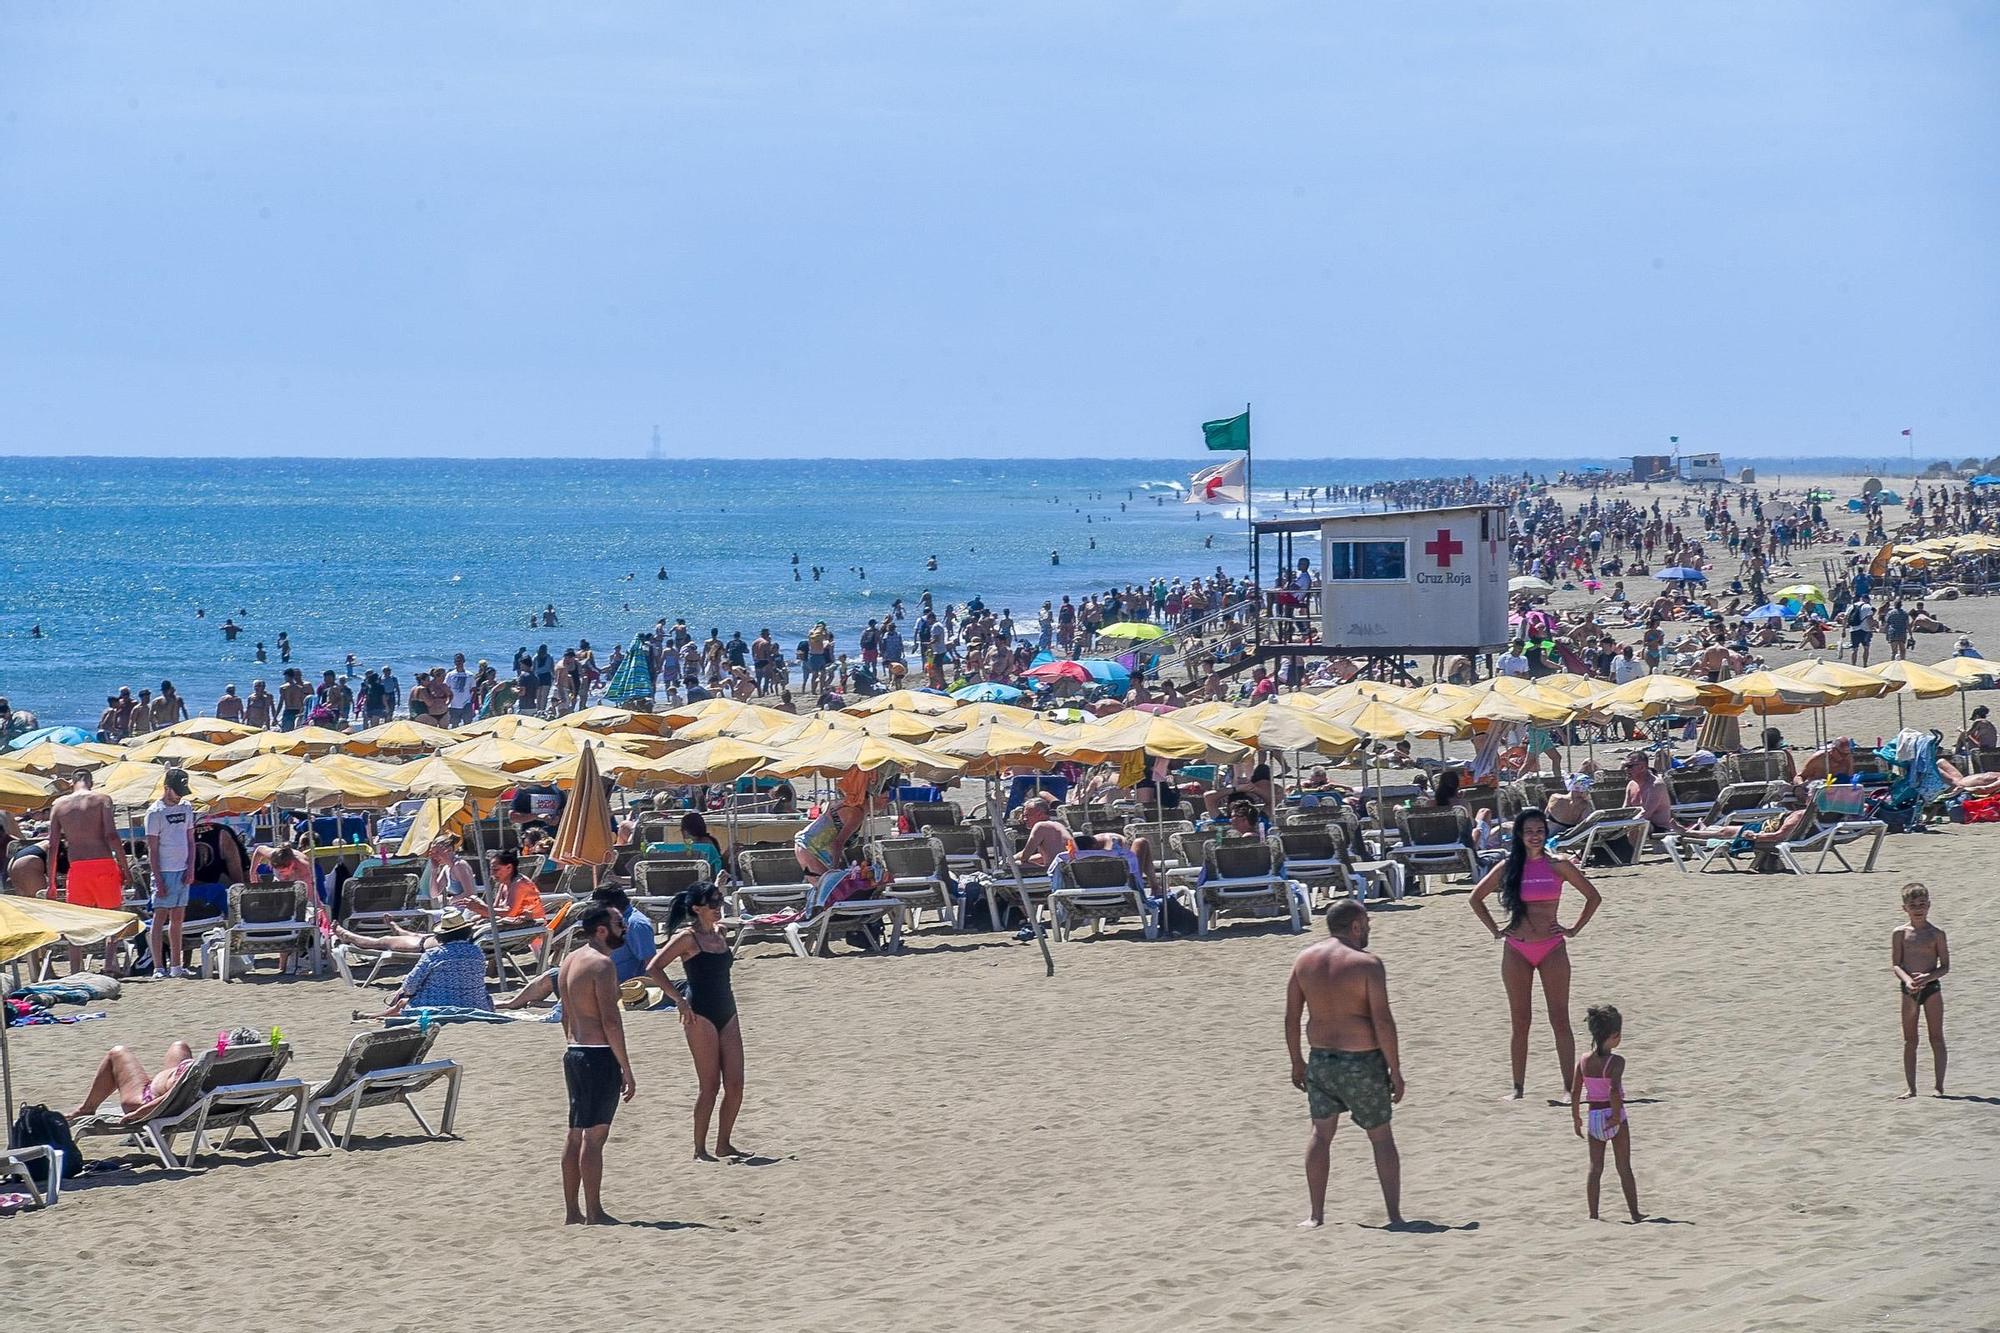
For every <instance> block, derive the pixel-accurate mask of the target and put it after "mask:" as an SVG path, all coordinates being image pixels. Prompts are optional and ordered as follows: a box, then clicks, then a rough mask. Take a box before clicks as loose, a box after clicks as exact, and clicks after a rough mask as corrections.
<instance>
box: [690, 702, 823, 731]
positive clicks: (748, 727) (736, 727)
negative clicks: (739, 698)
mask: <svg viewBox="0 0 2000 1333" xmlns="http://www.w3.org/2000/svg"><path fill="white" fill-rule="evenodd" d="M703 702H704V703H727V704H728V707H727V708H714V709H710V710H708V711H707V712H706V713H704V714H703V715H702V716H701V717H698V718H695V719H693V720H691V721H690V722H688V724H687V725H686V726H677V727H675V728H674V739H675V740H678V741H705V740H711V739H713V738H714V737H717V736H755V735H757V734H758V733H759V732H765V731H772V730H775V729H776V728H778V727H786V726H790V725H791V724H792V723H794V722H797V721H798V720H799V715H798V714H797V713H787V712H785V711H784V710H782V709H778V708H766V707H765V706H764V705H762V704H739V703H736V702H734V701H733V700H719V699H711V700H704V701H703Z"/></svg>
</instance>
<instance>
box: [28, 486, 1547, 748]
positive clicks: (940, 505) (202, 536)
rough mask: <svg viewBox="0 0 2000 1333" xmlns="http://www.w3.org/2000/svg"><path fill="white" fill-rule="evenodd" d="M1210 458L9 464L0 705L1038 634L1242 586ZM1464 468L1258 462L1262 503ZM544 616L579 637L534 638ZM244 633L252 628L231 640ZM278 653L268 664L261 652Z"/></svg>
mask: <svg viewBox="0 0 2000 1333" xmlns="http://www.w3.org/2000/svg"><path fill="white" fill-rule="evenodd" d="M1208 461H1209V460H1208V459H1206V458H1201V457H1194V458H1187V457H1183V458H1178V459H1172V460H1166V459H1162V460H1152V461H1149V460H1135V459H1077V460H1063V461H1058V462H1047V461H1035V462H1018V463H1017V462H1003V461H996V460H977V459H975V460H952V461H941V460H939V461H931V460H924V461H900V460H899V461H860V462H857V461H851V460H841V461H830V460H778V461H760V462H747V461H729V460H694V461H648V460H631V461H615V460H577V461H561V460H553V461H532V462H529V461H495V462H476V461H466V460H427V459H398V460H372V459H361V460H345V461H311V460H302V459H284V460H221V459H179V460H127V459H107V458H0V570H4V571H5V573H4V577H5V586H4V592H0V695H4V696H6V697H7V698H8V699H9V700H11V702H12V703H13V705H14V706H15V707H16V708H25V709H31V710H33V711H34V712H36V713H37V714H39V715H40V717H41V719H42V720H43V721H44V722H45V723H54V722H72V723H77V724H79V725H85V726H89V725H94V724H95V721H96V718H97V714H98V712H99V710H100V709H101V707H102V705H103V701H104V697H105V695H107V694H110V693H114V692H115V691H116V690H117V689H118V688H119V687H120V686H124V685H130V686H131V687H132V688H133V690H134V692H135V693H136V692H137V690H138V689H139V687H141V686H149V687H152V688H154V689H157V688H158V686H159V684H160V682H161V681H162V680H169V679H170V680H172V681H173V682H174V683H175V685H176V687H177V688H178V689H179V690H180V691H181V693H182V694H183V695H184V696H185V697H186V698H187V699H188V700H189V706H190V708H191V709H193V710H195V711H198V712H199V711H206V710H208V709H209V708H210V707H211V706H212V704H213V702H214V700H215V698H216V696H217V695H218V694H220V693H221V690H222V686H223V685H224V684H225V683H228V682H234V683H235V684H236V685H237V688H238V692H239V693H244V694H247V693H248V692H249V688H250V682H251V681H252V680H253V679H257V678H260V677H261V678H263V679H265V680H267V681H270V682H271V683H272V685H273V687H274V688H275V684H276V681H277V679H278V677H279V675H280V671H279V663H278V652H277V637H278V632H279V631H280V630H284V631H286V632H287V633H288V634H289V636H290V638H291V642H292V644H293V657H292V664H293V665H295V666H298V667H301V668H303V669H304V670H305V671H306V673H307V676H308V678H309V679H311V678H316V677H317V675H318V673H319V672H320V671H321V670H322V669H324V668H326V667H336V666H338V665H339V664H340V663H341V662H342V661H343V659H344V658H345V656H346V654H347V653H349V652H353V653H355V654H356V655H357V656H358V657H359V659H360V663H361V665H362V666H364V667H379V666H381V665H383V664H384V663H388V664H392V665H394V666H395V668H396V671H397V674H398V675H399V676H400V677H401V678H402V679H403V681H404V682H405V685H406V686H407V684H408V682H409V680H410V678H411V677H412V675H414V673H415V671H416V669H417V668H419V667H426V666H430V665H434V664H440V663H444V662H448V661H449V660H450V656H451V654H452V653H453V652H464V653H465V654H466V655H467V657H468V658H471V659H477V658H480V657H485V658H488V659H490V660H494V661H495V662H496V663H504V662H505V661H507V660H509V659H510V658H511V656H512V654H513V652H514V650H515V649H517V648H519V647H522V646H526V647H529V648H533V647H535V646H536V645H538V644H541V643H544V642H547V643H549V644H550V645H551V646H552V648H554V649H555V650H556V651H557V652H560V651H561V649H562V647H563V646H564V645H566V644H572V643H574V642H576V641H577V639H578V638H587V639H588V640H590V642H591V643H592V645H593V646H595V647H596V648H598V650H599V660H600V661H601V660H603V657H604V655H605V654H606V653H608V651H609V649H610V647H611V645H612V644H613V643H614V642H626V643H629V642H630V641H631V638H632V635H633V634H634V633H635V632H636V631H638V630H640V629H643V628H647V627H649V626H650V625H651V624H652V623H653V621H654V620H655V619H657V618H658V617H660V616H665V617H666V618H667V619H668V620H669V621H670V622H671V621H672V620H673V619H674V618H676V617H685V618H686V619H687V622H688V625H689V627H690V628H691V629H692V630H693V631H694V632H695V635H696V637H697V638H699V637H701V636H702V635H705V634H706V633H707V632H708V630H709V628H710V627H711V626H714V627H716V628H719V629H720V630H721V631H722V634H723V636H724V637H725V638H726V637H727V636H728V635H729V633H730V631H731V630H737V629H740V630H742V631H743V633H744V637H745V638H749V637H753V636H754V635H755V634H756V633H757V631H758V630H759V629H761V628H763V627H764V626H766V625H768V626H770V627H771V628H772V630H773V631H774V632H775V633H776V634H777V636H778V639H779V641H780V642H781V643H784V644H785V645H786V646H787V648H789V647H790V646H791V645H792V644H794V643H796V641H797V640H798V639H799V638H801V637H803V636H804V632H805V631H806V630H807V629H808V628H810V626H811V624H812V622H813V621H815V620H818V619H824V620H826V621H827V622H828V624H829V625H830V626H831V627H832V628H833V629H834V631H835V632H836V634H837V635H838V636H839V643H840V647H841V648H842V649H844V650H847V651H853V647H854V637H855V632H856V631H857V630H858V629H859V627H860V626H861V625H863V624H865V623H866V622H867V620H869V619H870V618H871V617H876V616H880V615H882V614H884V613H886V612H887V610H888V609H889V605H890V603H891V602H892V601H893V600H894V599H895V598H896V597H898V596H900V597H902V598H904V599H905V602H906V604H908V605H912V606H913V605H914V604H915V602H916V599H917V597H918V595H919V594H920V593H922V592H923V591H925V590H929V591H930V592H931V593H932V594H933V595H934V596H935V598H936V599H937V601H938V603H939V604H940V605H942V604H943V603H944V602H946V601H956V602H962V601H964V600H965V599H966V598H968V597H970V596H972V595H973V594H974V593H978V594H980V595H982V596H983V597H984V598H985V599H986V600H987V601H988V602H989V603H992V604H994V605H998V606H1005V607H1011V608H1013V610H1014V611H1015V613H1016V615H1017V616H1026V617H1029V618H1030V619H1031V618H1032V613H1033V611H1034V609H1035V608H1037V607H1039V606H1040V604H1041V602H1042V601H1043V599H1045V598H1054V597H1056V596H1059V595H1060V594H1062V593H1069V594H1071V595H1072V596H1073V597H1081V596H1082V595H1083V594H1085V593H1089V592H1092V591H1101V590H1102V589H1104V588H1106V587H1109V586H1111V585H1113V584H1120V583H1124V582H1127V581H1130V580H1134V579H1138V578H1141V577H1150V576H1152V575H1154V574H1162V575H1167V576H1173V575H1183V576H1187V575H1193V574H1198V573H1209V572H1213V570H1214V569H1215V567H1216V566H1217V565H1222V566H1224V567H1225V568H1227V569H1228V570H1230V571H1231V572H1237V571H1240V570H1241V569H1243V568H1244V567H1245V565H1246V563H1247V557H1246V554H1245V551H1246V543H1245V538H1244V534H1243V527H1242V524H1241V522H1240V520H1239V521H1237V522H1230V521H1229V516H1228V515H1227V514H1218V513H1217V512H1216V511H1214V510H1203V511H1201V516H1200V518H1199V519H1197V517H1196V510H1195V508H1194V507H1193V506H1189V505H1184V504H1182V503H1180V502H1179V501H1178V498H1177V497H1176V496H1174V495H1172V494H1171V493H1169V492H1167V491H1165V490H1164V487H1165V486H1166V484H1167V483H1170V482H1185V480H1186V478H1187V475H1188V473H1189V472H1190V471H1192V470H1193V469H1194V468H1195V467H1198V466H1201V465H1203V464H1205V463H1206V462H1208ZM1525 465H1526V466H1532V467H1535V468H1536V470H1538V471H1540V470H1543V469H1544V467H1545V466H1546V467H1547V468H1551V469H1552V468H1554V467H1558V466H1562V465H1561V464H1559V463H1550V464H1547V465H1542V464H1536V463H1534V462H1532V461H1528V462H1527V463H1526V464H1525ZM1571 465H1572V466H1573V465H1574V464H1573V463H1572V464H1571ZM1522 466H1524V463H1523V462H1522V461H1518V460H1510V462H1509V463H1508V464H1507V467H1508V469H1509V470H1518V469H1519V468H1521V467H1522ZM1465 470H1466V465H1465V464H1463V463H1459V464H1447V463H1439V462H1429V463H1426V462H1423V461H1422V460H1406V461H1396V460H1366V461H1359V460H1357V461H1352V462H1344V461H1343V462H1335V461H1319V462H1305V461H1283V462H1263V463H1259V464H1258V465H1257V470H1256V482H1257V493H1258V503H1259V506H1260V512H1273V511H1275V510H1277V509H1279V508H1282V507H1283V495H1282V492H1283V490H1284V489H1285V488H1303V487H1307V486H1326V485H1333V484H1359V483H1363V482H1367V481H1374V480H1381V479H1386V478H1398V477H1414V476H1430V475H1442V474H1444V473H1447V472H1457V473H1461V474H1462V473H1463V472H1464V471H1465ZM1154 496H1164V497H1165V500H1164V503H1155V502H1154V499H1153V497H1154ZM1121 505H1122V506H1123V507H1122V508H1121ZM1210 536H1213V539H1214V546H1213V548H1212V549H1209V548H1205V547H1204V546H1203V540H1204V538H1207V537H1210ZM1092 539H1095V541H1096V549H1095V550H1092V549H1090V543H1091V540H1092ZM1051 549H1055V550H1059V551H1060V552H1061V554H1062V563H1061V565H1060V567H1051V565H1050V563H1049V553H1050V551H1051ZM794 552H797V554H798V557H799V561H800V564H799V572H800V574H801V578H800V580H799V581H794V579H793V566H792V563H791V557H792V554H793V553H794ZM931 554H935V555H936V556H937V557H938V569H937V571H936V572H935V573H931V572H929V571H927V570H926V569H925V558H926V557H927V556H929V555H931ZM814 565H819V566H822V567H824V569H825V571H826V572H825V574H824V576H823V578H822V579H821V581H819V582H814V581H813V578H812V574H811V572H810V569H811V567H812V566H814ZM662 567H664V568H665V569H666V571H667V575H668V577H667V578H666V580H665V581H662V580H660V579H658V578H657V577H656V575H657V572H658V571H659V570H660V569H661V568H662ZM545 603H554V605H555V607H556V611H557V613H558V616H559V617H560V621H561V623H560V625H559V627H558V628H557V629H555V630H547V631H544V630H530V629H527V628H526V625H527V620H528V615H529V613H530V612H531V611H539V610H540V608H541V607H542V606H543V605H544V604H545ZM198 612H202V613H205V614H200V615H198V614H197V613H198ZM226 616H235V617H236V619H237V620H238V622H239V623H241V624H242V625H243V626H244V627H245V633H244V635H243V637H241V638H239V639H238V640H237V641H236V642H235V643H226V642H225V641H224V639H223V636H222V632H221V626H222V622H223V619H224V618H225V617H226ZM37 625H39V626H40V627H41V630H42V634H43V637H41V638H39V639H37V638H33V637H31V630H32V628H33V627H34V626H37ZM259 640H262V641H263V642H264V643H265V644H266V646H267V648H268V650H269V655H270V663H269V665H268V666H259V665H257V664H256V663H255V662H254V661H253V660H252V654H253V652H254V648H255V645H256V643H257V642H258V641H259Z"/></svg>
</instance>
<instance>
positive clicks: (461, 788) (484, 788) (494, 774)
mask: <svg viewBox="0 0 2000 1333" xmlns="http://www.w3.org/2000/svg"><path fill="white" fill-rule="evenodd" d="M384 780H385V781H386V782H387V783H388V784H389V785H390V786H391V787H392V788H394V789H395V790H397V791H399V792H401V793H402V794H403V795H404V796H405V797H410V798H414V799H417V800H425V801H428V800H433V799H435V798H437V797H440V796H442V797H445V798H447V799H452V798H466V797H471V798H475V799H490V798H491V797H495V796H498V795H499V794H500V793H501V792H503V791H512V790H513V789H514V787H515V786H516V785H518V784H519V782H520V779H518V778H516V777H515V776H514V775H513V774H511V773H506V772H502V771H501V770H500V769H497V768H486V767H484V766H483V765H480V764H474V763H470V762H468V761H466V760H464V759H448V758H446V757H445V756H443V755H441V754H434V755H430V756H428V757H426V758H423V759H415V760H412V761H410V762H409V763H407V764H401V765H398V766H397V768H396V771H395V773H394V774H393V775H391V776H389V777H388V778H386V779H384Z"/></svg>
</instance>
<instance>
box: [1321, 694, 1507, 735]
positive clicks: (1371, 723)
mask: <svg viewBox="0 0 2000 1333" xmlns="http://www.w3.org/2000/svg"><path fill="white" fill-rule="evenodd" d="M1327 716H1329V717H1331V718H1332V719H1333V720H1334V721H1336V722H1338V723H1340V725H1342V726H1344V727H1346V728H1347V729H1348V730H1349V731H1352V732H1354V733H1356V734H1357V735H1360V736H1362V737H1365V738H1366V739H1368V740H1371V741H1402V740H1410V741H1415V740H1458V739H1460V738H1462V737H1464V736H1467V735H1470V734H1471V732H1472V727H1471V725H1470V724H1469V723H1466V722H1461V721H1459V720H1457V719H1455V718H1448V717H1438V716H1437V715H1435V714H1432V713H1417V712H1412V711H1411V710H1409V709H1407V708H1403V707H1400V706H1399V705H1396V704H1393V703H1386V702H1384V701H1382V700H1380V699H1363V700H1361V701H1359V702H1358V703H1354V704H1350V705H1349V706H1348V707H1346V708H1342V709H1338V710H1335V711H1334V712H1331V713H1329V714H1327Z"/></svg>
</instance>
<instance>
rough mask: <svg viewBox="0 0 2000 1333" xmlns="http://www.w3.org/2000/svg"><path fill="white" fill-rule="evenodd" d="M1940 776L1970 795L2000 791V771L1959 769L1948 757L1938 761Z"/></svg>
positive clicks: (1985, 794)
mask: <svg viewBox="0 0 2000 1333" xmlns="http://www.w3.org/2000/svg"><path fill="white" fill-rule="evenodd" d="M1937 770H1938V776H1939V777H1941V778H1943V779H1944V780H1945V781H1946V782H1949V783H1950V784H1951V786H1952V790H1954V791H1961V792H1964V793H1965V794H1966V795H1968V796H1992V795H1994V794H1995V793H2000V773H1972V774H1966V773H1961V772H1959V771H1958V766H1957V765H1956V764H1953V763H1952V762H1951V761H1950V760H1948V759H1940V760H1938V761H1937Z"/></svg>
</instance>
